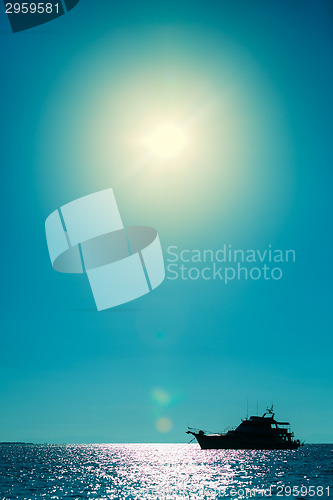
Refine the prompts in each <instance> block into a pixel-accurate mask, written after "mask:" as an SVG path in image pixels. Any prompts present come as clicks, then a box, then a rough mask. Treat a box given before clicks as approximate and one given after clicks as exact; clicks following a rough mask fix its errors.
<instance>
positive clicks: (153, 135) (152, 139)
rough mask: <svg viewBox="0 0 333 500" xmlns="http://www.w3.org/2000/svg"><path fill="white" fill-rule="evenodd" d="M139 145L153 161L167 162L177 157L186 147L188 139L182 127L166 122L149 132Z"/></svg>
mask: <svg viewBox="0 0 333 500" xmlns="http://www.w3.org/2000/svg"><path fill="white" fill-rule="evenodd" d="M141 143H142V145H143V146H144V148H145V149H146V150H147V151H148V153H149V154H150V156H151V157H153V158H154V159H157V160H160V161H169V160H173V159H174V158H176V157H178V156H179V155H180V154H181V153H183V151H184V150H185V149H186V148H187V147H188V137H187V134H186V131H185V129H184V127H182V126H181V125H179V124H177V123H173V122H167V123H161V124H159V125H157V126H156V127H154V128H153V129H152V130H150V131H149V132H148V133H147V134H146V135H145V136H144V137H143V139H142V141H141Z"/></svg>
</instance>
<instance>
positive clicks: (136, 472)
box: [0, 444, 333, 500]
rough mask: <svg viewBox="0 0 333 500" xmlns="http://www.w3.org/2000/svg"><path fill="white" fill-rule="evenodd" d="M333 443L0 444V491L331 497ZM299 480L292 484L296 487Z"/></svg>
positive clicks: (24, 495)
mask: <svg viewBox="0 0 333 500" xmlns="http://www.w3.org/2000/svg"><path fill="white" fill-rule="evenodd" d="M332 451H333V445H307V446H304V447H303V448H300V449H299V450H294V451H234V450H200V449H199V446H198V445H197V444H191V445H188V444H105V445H103V444H100V445H19V444H10V445H6V444H3V445H0V499H1V500H5V499H6V500H7V499H13V498H19V499H35V498H44V499H61V498H72V499H76V498H77V499H81V498H86V499H143V500H145V499H154V500H155V499H161V500H162V499H165V500H166V499H168V500H171V499H182V498H185V499H186V498H187V499H206V498H207V499H220V498H268V497H271V498H286V497H289V498H295V497H298V498H313V497H315V498H318V497H320V498H329V497H332V496H333V460H332ZM293 488H294V489H293Z"/></svg>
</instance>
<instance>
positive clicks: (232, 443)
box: [194, 434, 300, 450]
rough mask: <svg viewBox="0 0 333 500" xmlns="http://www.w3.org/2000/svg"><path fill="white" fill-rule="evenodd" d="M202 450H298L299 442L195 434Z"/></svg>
mask: <svg viewBox="0 0 333 500" xmlns="http://www.w3.org/2000/svg"><path fill="white" fill-rule="evenodd" d="M194 436H195V437H196V439H197V441H198V443H199V445H200V448H201V449H202V450H296V449H297V448H299V446H300V443H299V442H298V441H285V442H283V441H278V440H272V439H263V438H257V439H247V438H246V437H242V438H241V437H240V438H238V439H237V438H236V437H233V438H229V437H227V436H209V435H205V434H204V435H200V434H194Z"/></svg>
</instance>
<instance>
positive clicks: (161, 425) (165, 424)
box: [155, 417, 173, 434]
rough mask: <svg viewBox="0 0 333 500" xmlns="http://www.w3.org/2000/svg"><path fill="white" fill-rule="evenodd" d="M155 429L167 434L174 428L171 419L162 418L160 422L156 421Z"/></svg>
mask: <svg viewBox="0 0 333 500" xmlns="http://www.w3.org/2000/svg"><path fill="white" fill-rule="evenodd" d="M155 427H156V429H157V430H158V431H159V432H161V433H162V434H166V433H167V432H170V431H171V429H172V427H173V426H172V422H171V420H170V419H169V418H167V417H162V418H159V419H158V420H156V422H155Z"/></svg>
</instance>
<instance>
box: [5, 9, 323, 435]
mask: <svg viewBox="0 0 333 500" xmlns="http://www.w3.org/2000/svg"><path fill="white" fill-rule="evenodd" d="M332 21H333V8H332V4H331V2H330V0H327V1H325V0H312V1H311V0H304V1H302V2H301V1H294V2H290V1H286V0H270V2H267V1H266V0H251V1H246V0H240V1H238V2H235V1H231V0H230V1H224V0H219V1H212V0H208V1H207V0H206V1H199V0H191V1H185V0H172V1H169V2H164V1H160V2H156V1H146V0H142V1H140V2H133V1H132V0H127V1H124V2H106V1H102V0H96V1H94V2H88V1H87V0H80V3H79V4H78V6H77V7H75V8H74V9H73V10H72V11H71V12H70V13H68V14H66V15H65V16H63V17H61V18H59V19H56V20H54V21H52V22H50V23H49V24H45V25H44V26H41V27H39V28H35V29H32V30H30V31H27V32H21V33H16V34H12V33H11V31H10V27H9V22H8V20H7V18H6V15H5V13H4V9H3V8H2V10H1V13H0V40H1V51H0V60H1V69H2V79H1V83H0V85H1V90H2V93H1V94H2V99H1V105H0V117H1V149H0V155H1V191H2V193H1V203H2V245H1V247H0V253H1V259H2V272H1V283H2V286H1V325H2V326H1V335H0V407H1V412H0V441H10V440H14V441H25V440H26V441H34V442H50V443H61V442H73V443H75V442H77V443H87V442H183V441H184V442H185V441H186V438H187V436H186V434H185V431H186V427H187V424H190V425H191V426H194V427H202V428H204V429H208V430H213V431H214V430H216V431H219V430H223V429H224V428H225V427H227V426H229V425H236V424H238V423H239V421H240V418H242V417H243V418H244V417H245V416H246V405H247V400H248V406H249V413H256V407H257V400H258V408H259V412H260V413H261V412H263V411H264V410H265V408H266V406H267V405H271V403H272V402H274V405H275V409H276V412H277V416H278V417H279V418H280V419H281V420H291V423H292V428H293V430H294V431H295V434H296V437H298V438H301V439H305V440H306V441H307V442H332V441H333V434H332V429H331V427H332V426H331V422H332V419H333V398H332V381H333V380H332V348H333V340H332V277H333V276H332V274H333V273H332V262H331V250H332V244H333V241H332V213H333V210H332V147H331V143H332V139H331V130H332V125H333V123H332V88H333V69H332V64H331V61H332V56H333V54H332V52H333V30H332ZM170 116H172V117H176V118H177V119H178V120H179V121H180V123H182V124H185V125H186V130H187V134H188V137H189V147H188V151H187V153H186V154H184V156H183V157H182V156H180V157H179V158H178V159H177V160H176V161H175V162H171V163H168V164H163V165H159V164H158V162H155V163H156V164H155V163H154V162H146V161H144V157H143V156H140V155H141V154H142V152H141V151H140V149H138V147H137V144H136V143H135V141H134V142H133V137H134V136H136V134H139V135H140V134H141V133H145V131H146V128H148V129H149V126H150V124H151V123H155V122H156V120H157V121H159V120H160V121H161V122H163V120H165V119H169V117H170ZM109 187H112V188H113V190H114V193H115V196H116V199H117V201H118V205H119V209H120V212H121V214H122V217H123V220H124V222H125V223H126V224H129V225H147V226H152V227H154V228H156V229H157V230H158V232H159V235H160V239H161V243H162V247H163V250H164V253H165V257H166V258H167V255H168V254H167V248H168V247H169V246H171V245H172V246H177V247H179V249H190V250H191V249H215V250H217V249H219V248H222V247H223V245H224V244H226V245H229V244H230V245H232V246H233V247H234V248H240V249H245V250H246V249H260V250H265V249H267V248H268V245H272V248H277V249H282V250H284V249H294V250H295V253H296V262H295V263H289V264H283V266H282V267H283V278H282V279H281V280H275V281H274V280H270V281H266V280H262V279H261V280H258V281H254V280H248V281H244V280H242V281H237V280H234V281H232V282H231V283H229V284H228V285H225V284H224V283H223V282H221V281H219V280H215V281H213V280H207V281H205V280H197V281H193V280H186V281H182V280H175V281H173V280H169V279H167V280H165V282H164V283H163V284H162V285H161V286H160V287H159V288H157V289H156V290H155V291H153V292H152V293H151V294H149V295H146V296H144V297H142V298H140V299H138V300H136V301H133V302H131V303H128V304H125V305H123V306H119V307H117V308H114V309H110V310H107V311H104V312H100V313H98V312H97V311H96V310H95V305H94V301H93V297H92V294H91V291H90V288H89V284H88V281H87V280H86V279H85V278H84V277H83V276H75V275H62V274H59V273H56V272H55V271H53V269H52V267H51V265H50V261H49V256H48V252H47V247H46V241H45V232H44V223H45V219H46V217H47V216H48V215H49V214H50V213H51V212H53V211H54V210H55V209H56V208H58V207H60V206H61V205H63V204H65V203H67V202H69V201H72V200H74V199H76V198H78V197H80V196H84V195H86V194H89V193H92V192H95V191H98V190H101V189H106V188H109ZM161 430H164V431H165V432H161Z"/></svg>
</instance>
